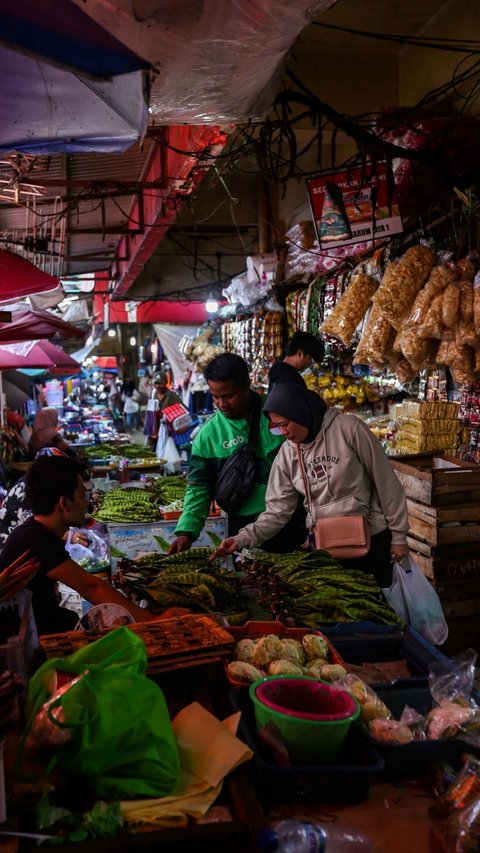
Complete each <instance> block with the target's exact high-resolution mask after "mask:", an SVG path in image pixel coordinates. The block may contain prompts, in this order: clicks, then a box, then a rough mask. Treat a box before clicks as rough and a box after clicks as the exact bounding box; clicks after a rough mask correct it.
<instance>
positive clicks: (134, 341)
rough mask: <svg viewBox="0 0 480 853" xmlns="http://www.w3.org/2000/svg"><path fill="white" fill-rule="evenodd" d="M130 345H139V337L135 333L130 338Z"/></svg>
mask: <svg viewBox="0 0 480 853" xmlns="http://www.w3.org/2000/svg"><path fill="white" fill-rule="evenodd" d="M130 346H131V347H136V346H137V339H136V337H135V335H132V337H131V338H130Z"/></svg>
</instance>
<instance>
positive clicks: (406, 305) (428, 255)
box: [374, 246, 435, 329]
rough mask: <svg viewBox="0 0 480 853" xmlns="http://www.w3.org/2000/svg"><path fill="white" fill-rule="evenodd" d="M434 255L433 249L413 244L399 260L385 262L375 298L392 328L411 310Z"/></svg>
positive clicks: (398, 326) (427, 274) (430, 267)
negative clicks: (384, 268)
mask: <svg viewBox="0 0 480 853" xmlns="http://www.w3.org/2000/svg"><path fill="white" fill-rule="evenodd" d="M434 259H435V255H434V253H433V252H432V250H431V249H429V248H427V246H413V247H412V248H411V249H408V250H407V251H406V252H405V254H404V255H403V257H402V258H400V259H399V260H398V261H393V262H391V263H389V264H388V266H387V268H386V270H385V272H384V275H383V278H382V281H381V283H380V287H379V288H378V290H377V292H376V294H375V298H374V301H375V304H376V305H378V307H379V308H380V309H381V310H382V311H383V312H384V314H385V315H386V316H387V317H388V319H389V322H390V323H391V325H392V326H393V327H394V328H395V329H399V328H400V325H401V323H402V320H403V319H404V318H405V317H406V316H407V314H408V312H409V311H410V309H411V307H412V305H413V303H414V301H415V297H416V296H417V294H418V292H419V290H421V288H422V287H423V285H424V284H425V282H426V280H427V278H428V276H429V273H430V270H431V269H432V266H433V262H434Z"/></svg>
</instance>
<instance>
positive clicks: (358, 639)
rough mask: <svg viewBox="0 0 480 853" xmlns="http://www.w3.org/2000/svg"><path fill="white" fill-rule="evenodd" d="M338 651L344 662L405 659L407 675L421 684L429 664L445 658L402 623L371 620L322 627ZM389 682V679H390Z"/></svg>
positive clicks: (358, 662)
mask: <svg viewBox="0 0 480 853" xmlns="http://www.w3.org/2000/svg"><path fill="white" fill-rule="evenodd" d="M322 632H323V634H324V635H325V637H327V639H328V640H330V642H331V643H333V644H334V646H335V648H336V650H337V652H338V654H340V655H341V656H342V658H343V659H344V661H346V663H347V669H348V664H349V663H351V664H356V665H360V664H362V663H373V662H382V661H395V660H405V661H406V663H407V667H408V669H409V671H410V674H411V678H412V680H413V679H417V680H418V683H419V684H420V685H421V684H425V678H426V677H427V676H428V672H429V668H430V664H431V663H433V662H434V661H437V662H439V661H443V662H444V663H446V662H447V661H448V660H449V659H448V658H447V657H446V656H445V655H444V654H442V652H441V651H439V650H438V649H437V648H436V647H435V646H433V645H432V644H431V643H429V642H428V640H424V638H423V637H422V636H421V635H420V634H418V633H417V631H414V629H413V628H409V627H407V626H404V625H375V624H374V623H373V622H349V623H343V622H342V623H341V624H338V625H335V626H334V627H328V628H327V627H325V628H323V627H322ZM392 683H393V682H392Z"/></svg>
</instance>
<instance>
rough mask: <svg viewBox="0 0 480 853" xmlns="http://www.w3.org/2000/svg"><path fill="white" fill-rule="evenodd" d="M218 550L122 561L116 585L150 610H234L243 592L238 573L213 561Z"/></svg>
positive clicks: (157, 555)
mask: <svg viewBox="0 0 480 853" xmlns="http://www.w3.org/2000/svg"><path fill="white" fill-rule="evenodd" d="M214 554H215V548H191V549H190V550H189V551H182V552H180V553H178V554H172V556H170V557H168V556H167V555H166V554H160V553H152V554H147V555H146V556H144V557H140V559H138V560H119V562H118V565H117V568H118V572H117V574H116V575H115V583H116V585H118V586H119V587H120V589H122V591H123V592H125V593H126V594H127V595H128V597H129V598H133V599H136V600H139V599H142V598H145V599H147V601H148V602H149V608H150V609H151V610H153V611H157V612H158V611H161V610H163V609H165V608H166V607H189V608H190V609H191V610H193V611H194V612H201V613H208V612H210V611H218V610H221V611H223V612H225V611H227V612H228V611H234V610H235V608H236V605H237V599H238V595H239V592H240V582H239V579H238V578H237V575H236V574H235V572H233V571H230V570H229V569H225V568H222V567H221V565H220V564H219V561H218V560H211V559H210V560H209V558H212V557H213V556H214Z"/></svg>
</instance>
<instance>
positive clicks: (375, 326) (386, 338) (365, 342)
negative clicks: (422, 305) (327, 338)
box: [353, 303, 395, 368]
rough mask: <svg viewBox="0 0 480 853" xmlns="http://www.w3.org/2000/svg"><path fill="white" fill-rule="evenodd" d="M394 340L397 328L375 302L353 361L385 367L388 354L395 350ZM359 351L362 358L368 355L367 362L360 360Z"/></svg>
mask: <svg viewBox="0 0 480 853" xmlns="http://www.w3.org/2000/svg"><path fill="white" fill-rule="evenodd" d="M394 340H395V329H393V328H392V326H391V325H390V323H389V321H388V320H387V318H386V317H385V315H384V314H383V312H382V310H381V309H380V307H379V306H378V305H376V304H375V303H374V304H373V307H372V310H371V311H370V316H369V318H368V320H367V322H366V323H365V326H364V329H363V332H362V336H361V338H360V343H359V345H358V349H357V352H356V355H355V358H354V359H353V363H354V364H371V365H372V366H373V367H379V368H381V367H385V365H386V364H387V363H388V355H389V354H391V353H392V351H393V350H392V347H393V342H394ZM359 352H360V353H361V356H360V357H361V358H363V357H364V356H366V357H367V359H368V360H367V361H366V362H365V361H363V360H362V361H360V360H359Z"/></svg>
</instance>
